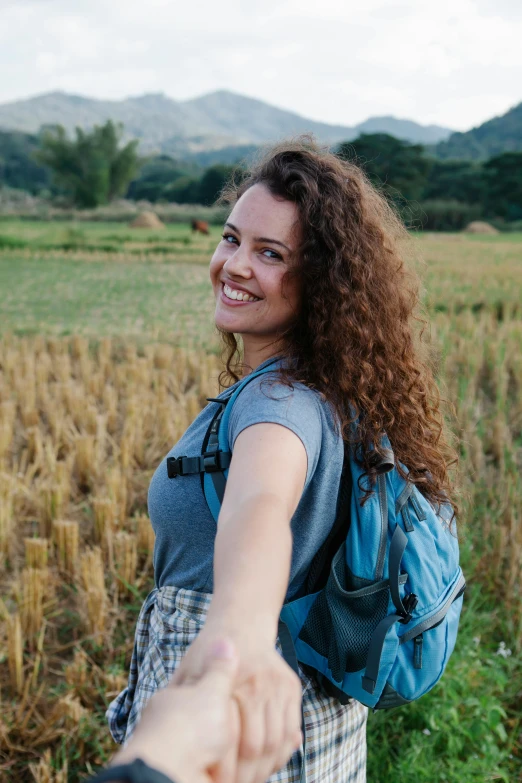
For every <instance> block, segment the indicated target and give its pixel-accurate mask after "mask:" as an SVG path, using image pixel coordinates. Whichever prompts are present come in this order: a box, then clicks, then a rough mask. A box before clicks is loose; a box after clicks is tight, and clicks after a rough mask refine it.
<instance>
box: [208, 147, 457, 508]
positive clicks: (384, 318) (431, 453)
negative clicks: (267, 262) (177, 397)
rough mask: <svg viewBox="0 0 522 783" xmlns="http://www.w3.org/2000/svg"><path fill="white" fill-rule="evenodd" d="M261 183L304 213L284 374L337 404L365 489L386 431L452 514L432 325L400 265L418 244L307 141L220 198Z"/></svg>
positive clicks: (425, 488) (356, 179)
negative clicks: (297, 296)
mask: <svg viewBox="0 0 522 783" xmlns="http://www.w3.org/2000/svg"><path fill="white" fill-rule="evenodd" d="M255 184H263V185H264V186H265V187H267V188H268V190H269V191H270V192H271V193H272V195H273V196H275V197H279V198H283V199H286V200H288V201H291V202H293V203H295V205H296V206H297V209H298V214H299V218H300V227H301V242H300V246H299V247H298V249H297V252H296V263H295V264H294V267H293V268H291V269H289V270H288V271H287V272H286V274H285V278H284V280H283V292H284V284H285V282H286V281H287V280H288V279H289V278H288V276H290V275H295V276H297V279H298V281H299V285H300V291H301V302H300V311H299V313H298V315H297V317H296V319H295V321H294V323H293V324H292V325H291V326H290V327H289V328H288V329H287V330H286V332H285V333H284V334H283V335H282V336H281V344H282V345H283V346H284V348H283V351H282V354H283V355H284V356H287V357H288V358H289V359H290V360H291V361H290V362H289V363H288V364H289V365H290V366H291V369H289V368H288V369H281V370H280V378H281V380H282V381H283V382H284V383H286V384H288V385H290V386H291V384H292V381H299V382H301V383H304V384H306V385H307V386H309V387H311V388H313V389H316V390H318V391H319V392H321V393H322V395H323V396H324V398H325V399H326V400H328V401H329V402H330V403H331V405H332V406H333V408H334V410H335V412H336V413H337V416H338V419H339V422H340V424H341V427H342V435H343V438H344V439H345V440H348V441H350V442H351V443H352V444H353V446H354V447H355V448H356V453H357V455H358V457H359V460H360V462H361V463H362V465H363V467H364V470H365V474H366V475H367V476H368V477H369V485H368V487H367V491H368V493H369V492H371V488H372V486H373V485H374V481H375V477H376V475H375V474H376V468H375V466H374V461H373V460H372V459H371V453H372V450H374V451H377V453H380V441H381V437H382V434H383V432H384V433H386V435H387V436H388V438H389V440H390V443H391V446H392V448H393V451H394V454H395V458H396V465H397V469H398V471H399V473H400V474H401V475H402V476H403V477H407V479H408V480H409V481H411V482H412V483H414V484H416V485H417V486H418V488H419V490H420V491H421V492H422V493H423V494H424V496H425V497H426V498H428V500H430V501H431V502H432V503H434V504H435V505H438V503H439V502H447V501H448V500H449V501H450V502H451V504H452V506H453V509H454V512H456V510H457V506H456V502H455V500H454V498H453V499H452V495H454V489H455V488H454V487H453V486H452V481H451V479H450V473H449V470H448V469H449V468H450V466H452V465H455V464H456V462H457V457H456V453H455V451H454V449H453V448H452V446H451V444H450V440H449V436H448V433H447V432H446V430H445V423H444V417H443V415H442V412H441V398H440V394H439V391H438V388H437V385H436V383H435V380H434V373H433V370H432V367H431V361H430V359H429V356H428V351H427V347H426V345H425V344H424V343H425V341H423V339H422V338H423V333H424V331H425V326H426V323H427V322H426V320H425V319H423V318H421V317H420V316H419V314H418V309H419V304H420V301H419V278H418V276H417V275H416V273H415V272H414V271H413V269H412V268H411V267H410V266H409V265H408V264H406V263H405V258H406V256H407V255H408V251H407V248H408V246H409V245H410V244H411V240H410V238H409V236H408V232H407V231H406V229H405V228H404V225H403V223H402V222H401V220H400V219H399V218H398V217H397V215H396V214H395V212H394V210H393V208H392V207H391V206H390V205H389V204H388V202H387V200H386V199H385V198H384V197H383V196H382V195H381V194H380V193H379V192H378V191H377V190H376V188H374V187H373V186H372V185H371V184H370V182H369V181H368V179H367V178H366V176H365V174H364V172H363V171H362V170H361V169H360V168H359V167H358V166H356V165H354V163H351V162H347V161H344V160H341V159H339V158H338V157H337V156H336V155H334V154H333V153H332V152H330V151H329V150H328V149H327V148H322V147H320V146H319V145H317V143H316V142H315V141H314V139H313V138H312V137H309V136H304V137H303V136H301V137H299V138H298V139H297V140H293V141H290V142H283V143H280V144H278V145H275V146H273V147H271V148H270V149H269V150H268V151H267V152H266V153H265V154H264V155H263V156H262V157H261V158H260V159H259V160H258V161H257V162H255V163H254V164H253V165H252V166H251V168H250V170H249V171H248V172H247V174H246V177H244V178H243V180H242V181H240V182H239V183H237V182H236V183H234V182H231V183H230V184H228V185H227V186H226V187H225V189H224V191H223V193H222V195H221V198H220V201H221V203H228V204H233V203H235V202H236V201H237V200H238V199H239V198H240V197H241V196H242V195H243V193H245V191H246V190H247V189H248V188H250V187H252V186H253V185H255ZM416 327H417V328H416ZM419 327H420V328H419ZM218 331H220V333H221V337H222V340H223V358H224V360H225V362H226V371H224V373H223V374H222V376H221V377H220V383H221V385H222V386H225V385H226V383H225V382H224V381H223V376H225V377H226V378H228V379H229V382H232V381H237V380H238V379H239V375H238V371H240V368H241V367H242V365H241V360H240V349H239V345H238V342H237V340H236V337H235V335H234V334H232V333H229V332H225V331H223V330H218ZM230 379H231V380H230ZM355 422H356V426H354V424H355ZM373 456H374V457H375V454H374V455H373ZM403 465H404V466H406V468H407V469H408V473H406V471H404V469H403V467H402V466H403Z"/></svg>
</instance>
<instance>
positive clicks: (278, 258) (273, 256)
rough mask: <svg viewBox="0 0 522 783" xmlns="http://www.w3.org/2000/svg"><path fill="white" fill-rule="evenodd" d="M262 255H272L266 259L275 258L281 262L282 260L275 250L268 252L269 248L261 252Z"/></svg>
mask: <svg viewBox="0 0 522 783" xmlns="http://www.w3.org/2000/svg"><path fill="white" fill-rule="evenodd" d="M263 253H272V255H271V256H267V258H275V259H276V260H278V261H282V260H283V259H282V258H281V256H280V255H279V253H276V251H275V250H270V248H267V249H266V250H263Z"/></svg>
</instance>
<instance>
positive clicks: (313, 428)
mask: <svg viewBox="0 0 522 783" xmlns="http://www.w3.org/2000/svg"><path fill="white" fill-rule="evenodd" d="M319 406H320V402H319V400H318V398H317V394H316V393H315V392H314V391H313V390H312V389H309V388H308V387H306V386H305V385H304V384H300V383H296V384H294V387H293V389H291V388H290V387H288V386H286V385H284V384H282V383H273V381H272V380H271V379H266V378H264V377H263V376H260V377H258V378H255V379H253V380H252V381H250V383H248V384H247V385H246V386H245V388H244V389H243V390H242V391H241V392H240V394H239V395H238V397H237V399H236V401H235V402H234V404H233V406H232V412H231V414H230V419H229V422H228V440H229V443H230V446H231V448H232V451H233V449H234V443H235V440H236V438H237V436H238V435H239V433H240V432H242V431H243V430H244V429H246V428H247V427H250V426H251V425H252V424H260V423H262V422H270V423H273V424H281V425H283V427H287V428H288V429H289V430H292V432H294V433H295V434H296V435H297V436H298V438H300V440H301V441H302V443H303V445H304V447H305V450H306V457H307V461H308V465H307V470H306V481H305V486H304V488H305V489H306V488H307V487H308V484H309V483H310V481H311V479H312V476H313V475H314V472H315V469H316V467H317V463H318V460H319V454H320V451H321V441H322V417H321V411H320V407H319Z"/></svg>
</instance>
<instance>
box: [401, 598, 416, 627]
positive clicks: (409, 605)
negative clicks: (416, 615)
mask: <svg viewBox="0 0 522 783" xmlns="http://www.w3.org/2000/svg"><path fill="white" fill-rule="evenodd" d="M418 603H419V599H418V598H417V596H416V595H415V593H408V595H407V596H405V597H404V598H403V600H402V605H403V606H404V609H405V610H406V614H405V615H403V617H401V619H400V620H399V622H400V623H404V624H406V623H409V622H410V620H411V616H412V614H413V612H414V610H415V607H416V606H417V604H418Z"/></svg>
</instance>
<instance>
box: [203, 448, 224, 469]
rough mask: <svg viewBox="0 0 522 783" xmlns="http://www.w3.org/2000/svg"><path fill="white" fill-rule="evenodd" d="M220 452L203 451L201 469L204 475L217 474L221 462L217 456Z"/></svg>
mask: <svg viewBox="0 0 522 783" xmlns="http://www.w3.org/2000/svg"><path fill="white" fill-rule="evenodd" d="M220 454H221V451H205V452H203V454H202V457H203V469H204V470H205V473H217V472H218V471H219V470H221V469H222V468H221V461H220V458H219V455H220Z"/></svg>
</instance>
